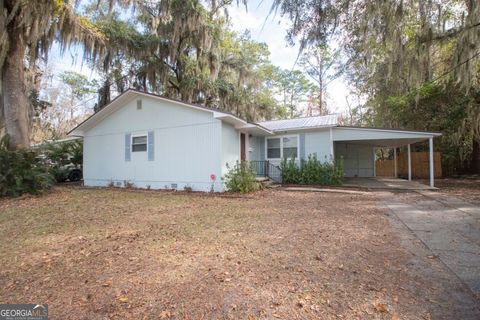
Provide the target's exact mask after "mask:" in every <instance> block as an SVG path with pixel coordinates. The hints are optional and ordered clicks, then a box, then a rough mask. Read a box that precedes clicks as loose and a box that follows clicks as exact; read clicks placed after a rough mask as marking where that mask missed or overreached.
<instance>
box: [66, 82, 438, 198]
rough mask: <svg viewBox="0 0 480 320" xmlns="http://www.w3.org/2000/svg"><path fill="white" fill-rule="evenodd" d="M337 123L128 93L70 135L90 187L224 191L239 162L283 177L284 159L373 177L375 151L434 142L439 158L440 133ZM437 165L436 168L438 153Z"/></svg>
mask: <svg viewBox="0 0 480 320" xmlns="http://www.w3.org/2000/svg"><path fill="white" fill-rule="evenodd" d="M338 118H339V116H338V115H327V116H319V117H307V118H297V119H288V120H273V121H265V122H259V123H249V122H247V121H245V120H243V119H241V118H239V117H237V116H235V115H233V114H230V113H228V112H223V111H219V110H216V109H210V108H206V107H203V106H199V105H194V104H190V103H184V102H181V101H177V100H172V99H168V98H164V97H161V96H158V95H154V94H150V93H146V92H141V91H137V90H133V89H129V90H127V91H126V92H124V93H123V94H121V95H119V96H118V97H117V98H116V99H114V100H113V101H112V102H110V103H109V104H108V105H107V106H105V107H104V108H103V109H101V110H100V111H99V112H97V113H95V114H94V115H92V116H91V117H89V118H88V119H87V120H85V121H84V122H82V123H81V124H80V125H78V126H77V127H76V128H74V129H73V130H72V131H71V132H70V133H69V135H70V136H80V137H83V139H84V173H83V174H84V184H85V185H86V186H108V185H112V184H113V185H117V186H124V185H129V184H133V185H134V186H135V187H140V188H152V189H163V188H166V189H178V190H183V189H185V188H191V189H192V190H197V191H211V190H214V191H218V192H221V191H224V182H223V180H222V178H223V177H224V176H225V174H226V173H227V172H228V170H229V168H231V167H233V166H234V165H235V164H236V163H237V161H240V160H248V161H251V163H252V165H253V166H254V168H256V170H257V172H259V173H260V172H261V174H266V173H268V175H269V176H270V175H271V176H272V178H278V175H279V171H278V165H279V164H280V161H281V159H283V158H291V157H295V159H304V158H306V157H308V156H309V155H313V154H314V155H316V156H317V158H318V159H320V160H321V161H331V159H335V158H340V157H342V158H343V161H344V168H345V175H346V176H347V177H373V176H375V155H374V148H375V147H383V146H388V147H399V146H404V145H408V146H410V144H412V143H415V142H419V141H424V140H429V141H430V151H431V154H432V155H433V138H434V137H436V136H438V135H440V134H439V133H432V132H420V131H407V130H397V129H393V130H392V129H376V128H360V127H350V126H341V125H339V122H338V121H339V119H338ZM430 166H431V168H430V169H431V170H433V156H432V157H431V161H430ZM275 174H276V175H277V176H276V177H275ZM431 184H432V186H433V175H432V178H431Z"/></svg>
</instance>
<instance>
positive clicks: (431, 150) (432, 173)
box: [428, 137, 435, 188]
mask: <svg viewBox="0 0 480 320" xmlns="http://www.w3.org/2000/svg"><path fill="white" fill-rule="evenodd" d="M428 144H429V147H430V154H429V155H430V187H432V188H433V187H434V179H435V178H434V172H435V171H434V170H433V137H430V139H428Z"/></svg>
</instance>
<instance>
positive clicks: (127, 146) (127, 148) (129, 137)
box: [125, 133, 132, 161]
mask: <svg viewBox="0 0 480 320" xmlns="http://www.w3.org/2000/svg"><path fill="white" fill-rule="evenodd" d="M131 140H132V135H131V134H130V133H127V134H125V161H130V154H131V150H130V148H131V146H130V142H131Z"/></svg>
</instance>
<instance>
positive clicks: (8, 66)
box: [1, 30, 30, 149]
mask: <svg viewBox="0 0 480 320" xmlns="http://www.w3.org/2000/svg"><path fill="white" fill-rule="evenodd" d="M15 34H16V32H14V31H13V30H10V31H9V35H10V38H11V39H10V49H9V50H8V53H7V58H6V60H5V63H4V65H3V68H2V70H1V76H2V81H1V83H2V99H3V101H2V102H3V117H4V121H5V131H6V133H7V134H8V135H9V136H10V143H11V146H12V147H13V148H14V149H22V148H28V147H29V146H30V134H29V133H30V132H29V112H28V109H29V102H28V99H27V92H26V87H25V70H24V57H25V51H26V45H25V42H24V41H23V39H22V37H18V36H17V37H14V35H15Z"/></svg>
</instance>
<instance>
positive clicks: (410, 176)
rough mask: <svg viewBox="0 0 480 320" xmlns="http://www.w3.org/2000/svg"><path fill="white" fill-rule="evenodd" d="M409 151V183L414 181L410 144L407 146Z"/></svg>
mask: <svg viewBox="0 0 480 320" xmlns="http://www.w3.org/2000/svg"><path fill="white" fill-rule="evenodd" d="M407 151H408V181H412V156H411V154H410V153H411V148H410V144H408V145H407Z"/></svg>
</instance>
